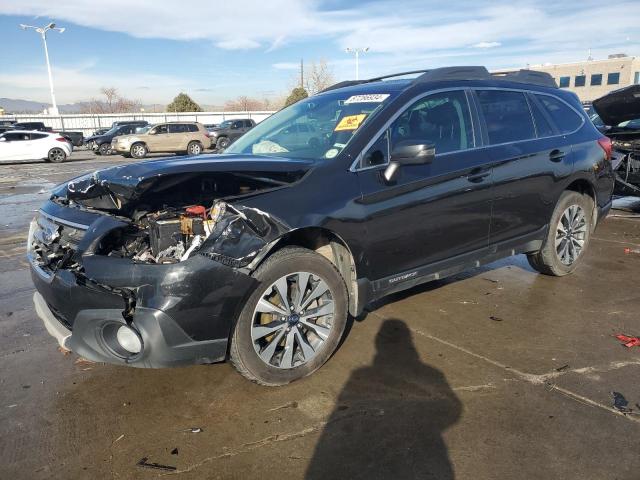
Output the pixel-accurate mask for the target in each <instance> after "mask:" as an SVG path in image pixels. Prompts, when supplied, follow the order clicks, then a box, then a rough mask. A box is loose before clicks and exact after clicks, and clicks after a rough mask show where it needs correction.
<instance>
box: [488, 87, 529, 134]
mask: <svg viewBox="0 0 640 480" xmlns="http://www.w3.org/2000/svg"><path fill="white" fill-rule="evenodd" d="M476 94H477V96H478V101H479V103H480V110H481V111H482V115H483V116H484V121H485V124H486V126H487V134H488V136H489V143H490V144H491V145H497V144H501V143H510V142H518V141H522V140H531V139H534V138H536V131H535V127H534V125H533V117H532V116H531V112H530V111H529V105H528V104H527V99H526V97H525V96H524V93H522V92H512V91H507V90H478V91H476Z"/></svg>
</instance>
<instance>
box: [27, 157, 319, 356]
mask: <svg viewBox="0 0 640 480" xmlns="http://www.w3.org/2000/svg"><path fill="white" fill-rule="evenodd" d="M305 171H306V170H305V169H302V168H300V169H297V170H295V171H294V172H293V173H292V172H291V170H289V171H279V169H276V171H275V172H273V171H267V172H265V171H254V172H251V171H248V170H247V169H245V170H241V171H240V172H233V173H229V172H226V171H225V172H206V171H205V172H197V173H196V172H193V171H188V172H170V173H169V172H167V173H166V174H165V173H162V172H161V173H158V172H156V174H154V175H140V174H138V175H137V176H133V175H127V174H126V173H127V172H126V169H125V170H124V171H120V172H119V174H118V175H115V174H114V172H113V171H103V172H97V173H96V174H92V175H91V176H88V177H84V178H80V179H77V180H75V181H72V182H70V183H68V184H67V185H64V186H62V187H60V188H58V189H57V190H56V191H54V194H53V196H52V198H51V200H50V201H49V202H48V203H47V204H45V206H43V208H42V209H41V211H40V213H39V215H38V216H37V217H36V219H35V220H34V222H33V223H32V226H31V231H30V234H29V245H28V256H29V260H30V262H31V265H32V272H33V273H32V277H33V279H34V283H35V285H36V288H37V290H38V293H36V296H37V298H35V301H36V307H37V309H38V313H39V314H40V316H41V317H43V319H44V317H48V318H49V323H51V322H54V323H55V324H56V325H55V327H56V328H57V327H59V325H62V326H63V327H64V332H63V333H62V334H60V335H62V337H64V346H65V347H66V348H70V349H71V350H74V351H76V352H77V353H79V354H80V355H82V356H84V357H86V358H89V359H92V360H96V361H104V362H110V363H128V364H131V365H134V366H143V367H159V366H171V365H179V364H185V363H211V362H214V361H219V360H222V359H224V357H225V355H226V342H227V339H228V335H229V332H230V329H231V326H232V324H233V322H234V319H235V318H236V317H237V314H238V313H239V308H241V305H242V304H243V302H244V301H245V300H246V297H247V295H248V294H249V293H250V292H251V290H252V288H251V287H252V286H253V285H254V284H255V280H254V279H253V278H252V277H251V276H250V275H249V272H250V270H249V268H248V266H249V265H250V264H251V262H252V261H253V260H255V259H256V258H257V257H258V256H259V255H260V253H261V252H262V251H263V250H264V249H265V247H266V246H267V245H268V244H269V243H271V242H273V241H274V240H276V239H278V238H279V237H281V236H282V235H283V234H285V233H286V232H287V231H288V230H289V228H288V227H287V226H286V225H285V224H283V223H282V222H281V221H279V220H278V219H276V218H274V217H273V216H271V215H269V214H268V213H265V212H263V211H261V210H258V209H256V208H250V207H246V206H243V205H242V199H244V198H248V197H252V196H254V195H257V194H261V193H265V192H267V191H269V190H272V189H279V188H284V187H286V186H288V185H289V184H291V183H292V182H295V181H297V180H298V179H299V178H301V176H302V175H303V174H304V173H305ZM104 172H106V173H104ZM129 173H133V172H129ZM138 173H139V172H138ZM132 178H136V181H133V180H132ZM70 219H71V220H70ZM45 324H47V320H46V319H45ZM47 328H48V329H49V326H47ZM49 331H50V332H51V330H49ZM52 334H53V333H52ZM60 335H58V334H55V335H54V336H56V337H57V338H58V341H59V342H60V343H61V345H62V344H63V341H62V340H61V336H60ZM136 339H137V340H136ZM123 342H124V344H125V345H129V347H128V348H129V349H128V350H127V348H124V347H122V345H123ZM136 342H139V346H137V345H138V343H136ZM131 345H133V346H131Z"/></svg>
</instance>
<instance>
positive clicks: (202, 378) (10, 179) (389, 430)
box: [0, 151, 640, 480]
mask: <svg viewBox="0 0 640 480" xmlns="http://www.w3.org/2000/svg"><path fill="white" fill-rule="evenodd" d="M72 160H74V161H70V162H68V163H64V164H46V163H29V164H14V165H0V231H1V234H0V279H1V280H0V478H12V479H13V478H15V479H22V478H25V479H39V478H96V479H100V478H126V479H137V478H140V479H145V478H155V477H158V476H173V475H175V476H179V477H181V478H189V479H196V478H238V479H246V478H262V479H271V478H273V479H276V478H278V479H281V478H322V479H338V478H366V479H372V478H434V479H451V478H456V479H474V480H477V479H516V478H518V479H525V478H526V479H545V480H548V479H556V478H558V479H560V478H561V479H581V480H585V479H598V480H601V479H637V478H639V477H640V456H639V451H638V448H639V447H638V445H639V443H640V442H639V440H640V382H638V378H640V348H639V347H633V348H625V347H623V346H621V345H620V343H619V342H618V340H617V339H615V338H614V337H613V335H614V334H617V333H628V334H634V335H640V319H639V315H638V312H639V310H640V293H639V292H638V284H636V283H635V282H636V281H640V254H637V253H633V250H634V249H640V218H635V215H634V214H632V213H628V212H625V211H618V210H614V211H613V212H612V215H611V216H610V217H609V218H608V219H607V220H605V221H604V223H602V224H601V225H600V227H599V228H598V230H597V231H596V233H595V234H594V236H593V237H592V241H591V245H590V249H589V251H588V253H587V255H586V259H585V260H586V261H585V263H584V264H583V265H582V266H581V267H580V268H579V269H578V270H577V272H576V273H575V274H573V275H571V276H568V277H564V278H551V277H546V276H543V275H539V274H537V273H535V272H534V271H533V270H532V269H531V268H530V267H529V266H528V264H527V262H526V258H524V257H523V256H516V257H512V258H509V259H506V260H503V261H500V262H496V263H493V264H491V265H488V266H486V267H483V268H479V269H475V270H473V271H470V272H467V273H465V274H462V275H458V276H455V277H452V278H449V279H446V280H443V281H438V282H435V283H431V284H427V285H424V286H421V287H417V288H414V289H412V290H410V291H408V292H403V293H400V294H396V295H393V296H391V297H389V298H387V299H385V300H384V301H381V302H379V303H378V304H376V305H373V306H371V307H370V308H369V311H368V313H367V314H366V315H365V316H364V318H362V319H359V320H358V321H356V322H354V324H353V326H352V328H351V330H350V332H349V335H348V337H347V338H346V340H345V341H344V343H343V345H342V346H341V348H340V349H339V350H338V352H337V353H336V354H335V356H334V357H333V358H332V359H331V360H330V361H329V362H328V363H327V364H326V365H325V366H324V367H323V368H322V369H321V370H319V371H318V372H317V373H316V374H314V375H313V376H311V377H309V378H307V379H305V380H303V381H300V382H297V383H295V384H293V385H290V386H287V387H282V388H265V387H260V386H257V385H254V384H252V383H249V382H247V381H246V380H244V379H243V378H242V377H240V375H238V374H236V373H235V372H234V370H233V368H232V367H231V366H230V365H228V364H218V365H209V366H194V367H187V368H179V369H166V370H141V369H133V368H124V367H117V366H112V365H103V364H93V363H87V362H83V361H81V360H80V359H79V358H78V357H77V356H76V355H75V354H67V355H64V354H62V353H61V352H59V351H58V350H57V345H56V343H55V340H53V339H52V338H51V337H49V335H48V334H47V333H46V331H45V329H44V326H43V325H42V324H41V322H40V320H38V318H37V317H36V315H35V312H34V310H33V307H32V303H31V297H32V295H33V287H32V284H31V280H30V277H29V272H28V268H27V263H26V260H25V258H24V253H25V248H24V247H25V237H26V234H27V228H28V223H29V221H30V219H31V217H32V215H33V211H34V210H36V209H37V208H38V206H39V205H40V204H41V203H42V202H43V201H44V200H45V199H46V198H47V192H48V190H49V189H50V188H51V187H52V186H53V185H54V184H56V183H57V182H60V181H63V180H65V179H68V178H70V177H73V176H76V175H80V174H82V173H85V172H90V171H92V170H95V169H97V168H102V167H106V166H108V165H113V164H119V163H123V162H128V161H129V160H125V159H123V158H122V157H119V156H113V157H102V158H101V157H94V156H93V155H90V154H88V153H86V152H80V151H79V152H75V153H74V154H73V157H72ZM625 248H629V249H631V253H625ZM612 392H618V394H620V395H622V396H623V397H624V399H625V400H626V401H628V405H627V406H626V407H627V408H628V409H631V411H630V412H628V413H626V414H624V413H622V412H621V411H620V410H619V409H617V408H616V407H615V406H614V395H613V393H612ZM618 398H619V399H620V397H618ZM622 403H623V402H622ZM622 403H621V402H620V401H619V402H618V406H619V407H621V406H622ZM143 459H145V460H144V461H142V460H143ZM141 461H142V462H141ZM140 463H142V464H143V465H140ZM153 464H155V468H154V467H153ZM150 465H151V466H150ZM163 467H164V468H163ZM168 467H175V469H169V468H168Z"/></svg>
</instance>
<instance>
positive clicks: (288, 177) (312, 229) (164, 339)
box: [29, 80, 613, 367]
mask: <svg viewBox="0 0 640 480" xmlns="http://www.w3.org/2000/svg"><path fill="white" fill-rule="evenodd" d="M487 88H488V89H509V90H513V91H522V92H527V94H541V95H553V96H554V97H556V98H559V99H560V100H562V101H563V102H565V103H566V104H567V105H569V106H570V107H571V108H572V109H574V110H575V112H576V114H578V115H581V116H582V117H583V118H582V120H583V121H582V123H581V125H580V127H579V128H577V129H576V130H575V131H573V132H571V133H570V134H565V135H562V134H559V133H557V132H555V134H554V135H551V136H548V137H545V138H536V139H533V140H529V141H523V142H511V143H510V144H503V145H491V144H490V143H489V142H488V140H487V133H486V126H485V124H484V120H483V118H482V115H481V114H480V111H479V108H478V105H477V100H476V99H475V93H474V92H475V90H477V89H487ZM443 90H445V91H447V90H460V91H462V92H464V95H466V98H468V100H469V109H470V115H471V119H472V122H473V125H474V130H473V142H474V143H473V146H472V147H471V148H468V149H466V150H464V151H459V152H452V153H446V154H443V155H442V156H441V157H438V156H436V160H435V161H434V162H433V163H430V164H425V165H411V166H404V167H402V168H400V170H399V173H398V175H396V176H395V177H394V179H393V181H391V182H388V181H385V180H384V179H383V176H382V174H383V172H384V170H385V168H386V165H381V166H373V167H369V168H357V167H355V168H354V165H356V160H357V159H358V158H359V156H360V155H361V153H362V152H363V151H364V150H365V149H366V148H367V147H368V146H369V145H370V144H371V142H372V140H374V139H375V138H376V137H377V136H378V135H379V134H380V132H382V131H384V129H385V126H386V125H388V124H389V122H390V121H392V120H393V119H394V118H396V117H397V114H398V112H401V111H402V110H403V109H404V108H405V107H406V106H407V105H408V104H410V103H411V102H412V101H414V100H415V99H416V98H420V97H421V96H427V95H429V94H430V92H438V91H443ZM336 91H337V90H334V91H332V92H331V93H335V92H336ZM343 92H344V95H345V96H346V97H349V96H352V95H376V94H384V95H386V94H388V93H389V92H392V93H393V96H392V97H391V98H390V100H389V102H388V103H387V104H386V105H385V106H384V108H383V109H382V110H380V111H379V112H378V113H377V114H376V115H374V116H372V117H371V119H370V121H367V122H365V123H363V124H362V126H361V127H360V128H359V129H358V130H357V131H356V133H355V134H354V135H353V138H352V139H351V141H350V142H348V143H347V144H346V146H345V147H344V149H343V150H342V151H341V152H340V153H339V154H337V155H336V156H335V157H334V158H330V159H328V158H325V159H318V160H303V159H295V158H282V156H280V157H273V156H265V155H246V154H228V155H222V156H214V155H208V156H206V155H203V156H200V157H198V158H197V159H191V158H185V159H178V160H173V159H168V160H154V161H148V162H142V163H137V164H130V165H125V166H120V167H114V168H111V169H107V170H103V171H99V172H96V173H94V174H92V175H90V176H87V177H84V178H79V179H76V180H74V181H72V182H70V183H68V184H66V185H62V186H60V187H59V188H58V189H57V190H56V191H54V193H53V196H52V198H51V200H49V201H48V202H47V203H46V204H45V205H44V206H43V207H42V213H41V214H42V215H44V216H46V217H47V218H49V219H50V220H51V221H53V222H56V224H57V225H60V229H61V230H60V232H58V233H61V234H62V235H64V231H65V228H67V227H70V228H72V227H73V225H76V226H77V225H80V226H83V227H82V228H83V230H82V231H83V232H84V233H83V234H82V235H81V237H82V238H81V239H79V241H78V242H77V245H75V246H74V247H73V248H70V251H72V253H70V254H69V255H67V256H66V257H65V256H64V254H63V253H60V254H58V256H57V257H56V256H54V257H53V258H55V259H56V260H55V262H56V263H55V264H53V265H51V264H49V265H43V264H42V262H43V260H42V257H40V259H39V258H38V255H37V252H35V253H34V252H33V251H31V252H30V254H29V255H30V259H31V262H32V276H33V279H34V283H35V285H36V288H37V290H38V292H39V293H38V295H40V296H41V298H42V299H43V301H44V302H45V303H46V304H47V305H48V307H49V308H50V310H51V312H53V314H54V316H55V317H56V318H57V319H58V320H59V321H60V322H62V323H63V324H64V325H66V326H67V327H68V329H69V330H70V331H71V332H72V335H71V339H70V346H71V348H72V349H74V350H76V351H78V353H79V354H81V355H83V356H85V357H87V358H91V359H94V360H99V361H105V362H113V363H128V364H131V365H133V366H143V367H159V366H170V365H179V364H186V363H209V362H213V361H220V360H223V359H225V358H226V348H227V341H228V339H229V335H230V333H231V332H232V330H233V327H234V324H235V321H236V319H237V317H238V315H239V312H240V310H241V309H242V306H243V304H244V302H245V301H246V299H247V298H248V296H249V295H250V293H251V291H252V289H253V288H255V284H256V281H255V280H254V278H253V277H252V276H251V274H252V272H253V271H254V270H255V268H256V267H257V266H258V265H259V264H260V262H261V261H263V260H264V259H265V258H266V257H267V256H269V255H270V254H271V253H272V252H274V251H276V250H277V249H278V248H279V247H280V246H281V245H283V244H295V242H296V241H297V240H299V239H301V238H304V239H306V240H308V239H309V238H310V237H313V236H314V235H322V236H324V237H328V238H332V239H334V240H335V244H334V243H332V248H333V249H334V254H335V255H336V257H340V258H343V257H344V258H343V264H342V265H338V268H339V270H340V272H341V274H342V276H343V278H344V279H345V282H346V283H347V286H348V289H349V294H350V308H349V309H350V312H351V313H352V314H353V315H358V314H359V313H360V312H362V310H363V308H364V306H365V305H366V304H367V303H368V302H370V301H373V300H375V299H377V298H380V297H382V296H384V295H387V294H389V293H391V292H394V291H398V290H403V289H406V288H409V287H411V286H413V285H416V284H419V283H422V282H425V281H429V280H433V279H438V278H442V277H445V276H447V275H451V274H453V273H456V272H459V271H461V270H464V269H467V268H470V267H475V266H478V265H480V264H483V263H487V262H490V261H493V260H495V259H498V258H502V257H505V256H509V255H513V254H516V253H522V252H531V251H535V250H537V249H539V248H540V245H541V244H542V241H543V238H544V237H545V235H546V232H547V229H548V228H549V226H548V224H549V220H550V217H551V214H552V212H553V210H554V207H555V205H556V202H557V201H558V198H559V197H560V195H561V194H562V192H564V191H565V190H567V189H571V188H578V187H579V188H584V189H588V190H589V192H590V194H592V196H593V199H594V202H595V205H596V213H595V215H597V218H598V219H600V218H602V217H603V216H605V215H606V213H607V211H608V209H609V207H610V202H611V191H612V188H613V174H612V170H611V165H610V163H609V162H608V161H607V160H606V159H605V158H604V155H603V151H602V149H601V148H600V146H599V145H598V143H597V140H598V139H599V138H600V137H601V135H600V134H599V133H598V132H597V131H596V129H595V127H593V125H592V124H591V123H590V122H589V120H588V118H587V117H586V115H585V114H584V112H583V111H582V109H581V106H580V104H579V102H578V100H577V98H576V97H575V96H573V95H572V94H570V93H568V92H564V91H561V90H558V89H552V88H547V87H543V86H536V85H527V84H523V83H519V82H509V81H505V80H493V81H486V80H482V81H480V80H467V81H437V82H430V83H411V82H375V83H371V84H362V85H360V84H357V85H354V86H350V87H346V88H345V89H343ZM257 128H258V127H256V129H257ZM557 151H560V152H561V153H562V155H557V154H556V153H557ZM207 199H208V201H209V202H211V201H213V200H216V199H222V200H224V202H225V203H226V205H227V208H226V210H225V211H224V213H222V214H221V215H220V218H219V219H218V220H217V223H216V224H215V227H214V229H213V231H212V232H211V234H210V235H209V236H208V237H207V239H206V240H205V241H204V242H203V243H202V245H201V246H200V247H199V248H198V249H196V250H195V252H194V253H193V254H192V255H191V256H189V257H188V258H186V259H185V260H182V261H179V262H176V263H169V264H160V263H155V264H151V263H147V262H144V261H136V260H133V259H132V258H122V257H121V256H117V255H116V256H113V254H112V253H110V252H106V251H104V249H105V246H104V244H105V242H106V240H105V239H107V238H110V237H109V236H110V235H112V234H113V232H116V231H127V229H129V228H131V227H132V226H133V225H134V224H136V222H138V221H139V219H140V218H143V217H144V216H145V215H147V214H148V212H151V211H156V210H161V209H163V208H167V207H170V208H173V207H176V206H179V207H182V206H186V205H194V204H200V203H202V202H204V201H205V200H207ZM107 243H108V242H107ZM132 243H133V242H132ZM309 245H310V243H309V242H307V243H306V244H305V246H307V247H308V248H310V247H309ZM38 248H40V247H38ZM61 255H62V256H61ZM132 305H134V306H133V309H132ZM108 322H123V323H132V324H134V325H135V326H136V328H137V329H138V330H139V331H140V332H141V336H142V338H143V339H144V342H145V348H144V350H143V351H142V353H141V354H140V355H139V356H133V357H130V358H119V357H118V356H117V355H114V354H113V352H111V351H110V350H109V347H108V345H105V344H104V341H103V339H101V337H100V331H101V325H104V324H105V323H108Z"/></svg>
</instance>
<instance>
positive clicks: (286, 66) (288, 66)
mask: <svg viewBox="0 0 640 480" xmlns="http://www.w3.org/2000/svg"><path fill="white" fill-rule="evenodd" d="M271 66H272V67H273V68H275V69H277V70H298V69H299V68H300V64H299V63H296V62H280V63H274V64H273V65H271Z"/></svg>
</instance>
